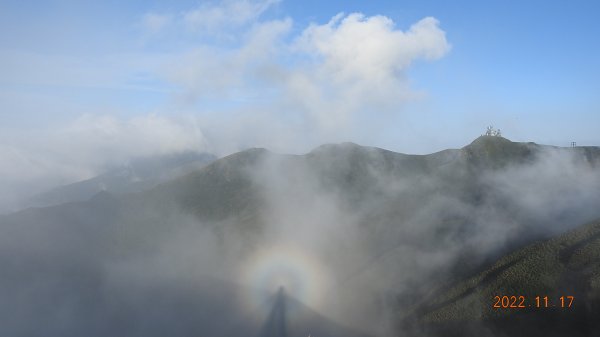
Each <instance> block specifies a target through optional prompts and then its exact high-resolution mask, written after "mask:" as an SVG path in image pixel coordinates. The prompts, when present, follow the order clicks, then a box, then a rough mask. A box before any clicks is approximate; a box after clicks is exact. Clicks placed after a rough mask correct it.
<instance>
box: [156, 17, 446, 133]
mask: <svg viewBox="0 0 600 337" xmlns="http://www.w3.org/2000/svg"><path fill="white" fill-rule="evenodd" d="M226 7H227V5H225V6H224V7H220V9H219V10H217V9H214V10H215V11H217V12H220V11H224V10H225V8H226ZM291 28H292V22H291V20H290V19H286V20H281V21H278V20H275V21H266V22H260V23H255V24H254V25H253V28H252V29H250V30H249V31H248V32H245V33H242V34H240V36H241V37H238V41H239V44H238V45H237V47H234V48H232V47H231V46H230V45H228V46H227V47H222V46H219V45H218V44H217V45H215V44H208V45H207V44H204V45H202V46H201V47H199V48H197V49H196V50H195V51H194V52H191V53H188V54H187V55H186V56H185V57H183V58H182V61H181V62H178V63H177V64H176V66H174V67H171V69H170V73H169V74H168V77H169V79H170V80H171V81H172V82H173V83H175V84H177V85H179V86H180V87H181V88H182V89H183V93H184V96H185V97H186V98H188V99H189V100H191V101H192V102H197V100H198V99H203V98H211V99H214V98H224V99H227V100H239V99H242V100H248V102H247V104H246V106H247V107H248V109H247V110H248V113H254V112H255V111H256V109H255V108H256V107H251V105H252V103H256V102H260V104H261V108H262V109H263V110H268V111H270V112H271V119H272V120H277V119H279V120H281V118H282V117H281V116H282V115H283V114H285V115H286V117H283V118H288V117H289V116H290V115H294V116H295V117H294V118H293V119H294V120H296V121H297V122H298V123H299V125H296V126H293V127H291V128H295V129H297V130H302V132H305V131H306V130H311V132H314V133H316V136H315V138H317V139H319V141H321V142H323V141H336V140H337V141H339V140H347V138H348V137H349V136H350V135H351V134H352V133H353V132H354V131H356V128H361V127H363V125H361V124H362V121H359V120H360V119H364V118H365V116H367V115H368V114H371V113H375V112H377V113H386V112H392V111H394V112H397V111H398V110H399V109H400V108H401V105H402V104H403V103H406V101H408V100H412V99H414V98H416V97H419V93H415V92H414V91H412V90H411V89H410V86H409V82H408V79H407V76H406V73H405V72H406V70H407V69H408V68H409V67H410V65H411V64H412V63H413V62H415V61H417V60H420V59H424V60H435V59H438V58H441V57H443V56H444V55H445V54H446V53H447V52H448V51H449V49H450V44H449V43H448V41H447V40H446V36H445V32H444V31H443V30H442V29H440V27H439V22H438V21H437V20H436V19H434V18H431V17H427V18H424V19H422V20H420V21H418V22H417V23H415V24H414V25H412V26H411V27H410V28H409V29H408V30H406V31H402V30H400V29H397V28H396V27H395V25H394V22H393V21H392V20H391V19H390V18H387V17H384V16H372V17H366V16H364V15H363V14H360V13H354V14H350V15H344V14H338V15H336V16H335V17H333V18H332V19H331V20H330V21H329V22H328V23H325V24H322V25H319V24H312V25H310V26H309V27H307V28H306V29H304V30H303V31H302V32H301V33H300V34H299V35H298V36H289V34H290V32H291ZM247 98H250V99H247ZM252 99H255V100H256V102H252ZM264 101H269V102H270V104H269V105H268V106H267V107H265V106H264V104H263V103H264ZM333 131H335V132H333ZM302 137H303V138H305V139H306V138H307V137H308V135H306V134H303V135H302ZM336 137H337V138H336Z"/></svg>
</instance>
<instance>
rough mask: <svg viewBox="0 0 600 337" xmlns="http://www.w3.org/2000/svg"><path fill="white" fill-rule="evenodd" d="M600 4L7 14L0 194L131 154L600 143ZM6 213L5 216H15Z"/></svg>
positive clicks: (341, 4) (3, 6)
mask: <svg viewBox="0 0 600 337" xmlns="http://www.w3.org/2000/svg"><path fill="white" fill-rule="evenodd" d="M598 12H600V4H598V2H597V1H581V0H575V1H485V2H484V1H452V2H450V1H368V2H367V1H327V2H323V1H290V0H288V1H285V0H227V1H169V2H166V1H165V2H159V1H141V0H137V1H127V2H123V1H102V2H97V1H66V0H61V1H59V0H49V1H2V2H0V74H1V76H0V161H1V162H0V176H1V177H2V178H1V179H2V180H0V187H2V188H3V189H4V190H5V191H9V194H11V195H13V196H12V197H11V198H14V195H16V194H23V195H24V194H27V193H32V192H33V191H35V190H40V189H43V188H48V187H50V186H52V185H56V184H61V183H68V182H73V181H77V180H81V179H85V178H87V177H90V176H93V175H95V174H98V173H99V172H102V170H104V169H106V167H110V166H111V165H115V164H119V163H121V162H123V161H126V160H127V159H128V158H130V157H132V156H147V155H156V154H164V153H170V152H173V151H182V150H190V149H193V150H198V151H206V152H211V153H215V154H217V155H225V154H229V153H233V152H236V151H238V150H241V149H245V148H250V147H266V148H268V149H271V150H273V151H276V152H291V153H304V152H307V151H310V149H312V148H314V147H316V146H318V145H319V144H322V143H330V142H344V141H351V142H355V143H359V144H361V145H369V146H377V147H382V148H386V149H390V150H393V151H398V152H405V153H430V152H435V151H439V150H442V149H445V148H460V147H462V146H465V145H466V144H468V143H470V142H471V141H472V140H473V139H475V138H476V137H477V136H479V135H481V134H482V133H483V132H484V131H485V127H486V126H488V125H494V126H495V127H496V128H499V129H500V130H501V131H502V134H503V135H504V136H505V137H507V138H509V139H511V140H513V141H533V142H536V143H542V144H551V145H557V146H569V145H570V143H571V142H572V141H576V142H577V144H578V145H600V136H599V134H600V133H598V132H597V131H596V130H595V129H596V127H597V126H598V125H600V114H599V113H598V112H599V111H600V96H598V94H597V93H598V92H600V84H599V82H598V78H600V46H599V44H598V43H597V37H598V36H599V34H600V23H599V22H598V20H597V17H596V16H597V13H598ZM7 198H8V197H5V198H2V197H0V203H2V202H3V201H6V200H8V199H7Z"/></svg>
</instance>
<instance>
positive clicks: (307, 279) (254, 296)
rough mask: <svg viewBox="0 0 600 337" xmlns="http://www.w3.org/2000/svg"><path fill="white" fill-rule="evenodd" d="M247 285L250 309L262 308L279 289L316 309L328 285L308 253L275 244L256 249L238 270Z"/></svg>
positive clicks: (319, 268) (319, 265)
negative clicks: (240, 269)
mask: <svg viewBox="0 0 600 337" xmlns="http://www.w3.org/2000/svg"><path fill="white" fill-rule="evenodd" d="M241 279H242V281H244V283H245V284H246V285H249V291H248V294H247V296H246V300H247V302H248V303H247V304H248V306H249V309H251V310H254V309H256V308H258V307H263V306H264V305H265V303H266V302H267V301H268V300H269V299H270V298H271V297H272V296H273V295H274V294H276V293H277V292H278V291H279V290H280V289H284V290H285V293H286V294H287V295H289V296H291V297H293V298H295V299H297V300H299V301H300V302H302V303H304V304H306V305H308V306H311V307H318V306H319V305H320V301H321V300H322V298H323V295H324V291H325V290H326V289H327V287H328V284H329V276H328V275H327V272H326V269H325V268H323V266H322V265H321V264H320V263H319V260H318V259H316V258H315V257H314V256H313V255H312V254H311V252H310V249H302V247H299V246H297V245H295V244H278V245H275V246H270V247H265V248H263V249H259V250H258V251H257V252H256V254H254V255H253V256H251V257H250V258H249V259H248V261H247V263H245V265H244V267H243V268H242V271H241Z"/></svg>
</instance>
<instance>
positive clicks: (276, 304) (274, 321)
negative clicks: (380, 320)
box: [256, 289, 369, 337]
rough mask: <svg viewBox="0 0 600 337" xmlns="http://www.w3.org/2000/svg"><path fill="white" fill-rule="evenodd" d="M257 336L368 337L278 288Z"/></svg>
mask: <svg viewBox="0 0 600 337" xmlns="http://www.w3.org/2000/svg"><path fill="white" fill-rule="evenodd" d="M270 302H271V303H273V304H272V309H271V312H270V313H269V316H268V317H267V320H266V321H265V323H264V324H263V326H262V327H261V329H260V332H259V334H258V335H256V336H257V337H307V336H312V337H369V335H367V334H364V333H360V332H356V331H353V330H351V329H349V328H346V327H343V326H341V325H339V324H337V323H335V322H333V321H331V320H330V319H328V318H326V317H325V316H323V315H321V314H319V313H318V312H316V311H314V310H313V309H311V308H309V307H308V306H306V305H305V304H303V303H302V302H300V301H298V300H297V299H295V298H293V297H291V296H289V295H287V294H286V293H285V291H284V290H283V289H280V290H279V291H278V292H277V294H275V295H274V298H273V299H272V300H271V301H270Z"/></svg>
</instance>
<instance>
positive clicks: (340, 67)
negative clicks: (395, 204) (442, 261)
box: [0, 0, 450, 204]
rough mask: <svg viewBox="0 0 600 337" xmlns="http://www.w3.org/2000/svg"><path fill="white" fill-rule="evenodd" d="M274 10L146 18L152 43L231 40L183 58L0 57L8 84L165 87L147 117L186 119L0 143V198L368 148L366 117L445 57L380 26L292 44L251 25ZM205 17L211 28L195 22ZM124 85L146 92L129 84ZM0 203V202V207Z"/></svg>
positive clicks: (340, 21)
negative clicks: (186, 155) (158, 165)
mask: <svg viewBox="0 0 600 337" xmlns="http://www.w3.org/2000/svg"><path fill="white" fill-rule="evenodd" d="M275 3H277V1H269V0H265V1H248V0H243V1H242V0H241V1H227V2H225V3H223V4H221V5H202V6H200V7H199V8H197V9H195V10H193V11H190V12H187V13H184V14H182V15H180V16H172V17H171V16H169V15H162V14H147V16H146V17H145V18H144V21H145V22H146V25H147V27H146V28H147V29H149V31H155V32H163V29H165V27H166V25H169V27H170V28H169V29H166V30H164V33H165V34H167V35H165V37H166V38H170V35H168V34H176V33H177V34H179V33H182V29H185V25H187V24H193V25H196V26H194V27H196V28H197V29H216V28H218V27H219V26H222V25H228V29H231V30H230V32H235V39H234V40H233V41H227V42H226V43H223V40H219V39H216V40H210V39H209V41H210V42H207V40H203V39H200V40H199V41H201V42H198V40H195V42H194V43H195V45H193V47H194V48H193V49H187V50H188V51H187V52H180V53H179V54H178V53H177V52H173V53H170V54H164V55H149V54H143V53H141V54H139V55H138V54H137V53H135V54H130V55H112V56H111V55H100V56H98V57H97V58H95V59H93V60H92V61H93V62H91V61H90V62H88V63H86V62H83V61H82V60H81V59H78V58H73V59H70V58H68V59H64V58H56V59H50V60H48V59H45V60H44V61H45V62H46V63H44V62H42V60H41V59H40V56H39V55H33V56H32V55H29V54H22V53H21V54H14V55H12V54H11V55H0V59H6V58H7V56H8V60H10V61H13V64H15V65H18V67H12V68H13V71H12V72H8V73H7V74H8V78H10V79H12V81H13V82H14V83H25V84H27V83H35V84H48V85H53V86H56V85H65V86H67V85H68V86H75V87H90V88H97V87H100V88H103V87H108V88H130V87H132V86H133V87H135V88H137V86H139V85H143V86H145V85H146V83H148V85H150V87H148V88H145V87H143V88H142V89H144V91H147V92H150V91H151V90H153V89H156V90H159V89H164V90H172V87H171V86H168V85H166V83H163V82H160V81H159V79H160V78H165V79H167V81H169V82H170V83H171V84H175V85H176V86H177V87H179V89H180V90H179V91H177V95H182V96H183V97H185V98H186V99H185V100H174V103H173V104H172V105H168V106H163V107H157V108H156V110H155V111H167V110H168V111H170V112H171V113H172V111H173V110H175V111H179V112H177V113H181V112H182V111H183V112H185V113H188V114H190V115H195V116H196V117H190V118H173V117H162V116H160V115H146V116H140V117H132V118H117V117H113V116H109V115H102V113H100V114H95V115H84V116H82V117H80V118H78V119H77V120H75V121H74V122H72V123H70V124H68V125H66V126H62V127H58V128H54V129H49V130H47V131H43V132H40V133H37V134H35V135H33V134H28V135H26V134H24V135H22V136H21V137H20V138H21V141H18V140H17V141H11V142H2V143H1V144H0V145H2V147H0V152H2V153H1V154H2V157H0V158H2V160H1V161H0V173H2V176H3V177H5V179H6V180H9V181H10V184H9V182H7V181H4V182H3V181H0V190H2V189H3V190H4V191H5V192H6V193H13V192H15V191H17V190H18V189H20V190H21V192H22V191H25V190H27V192H31V189H25V188H24V186H25V185H27V186H32V188H33V187H36V188H38V189H41V188H47V187H49V185H52V184H59V183H67V182H72V181H75V180H78V179H83V178H87V177H89V176H91V175H93V174H97V173H100V172H101V171H102V170H103V169H104V168H106V167H107V166H111V165H114V164H118V163H121V162H123V161H125V160H127V159H129V158H130V157H132V156H146V155H153V154H164V153H169V152H174V151H182V150H189V149H200V150H206V151H209V152H213V153H215V154H217V155H222V154H226V153H231V152H234V151H237V150H239V149H242V148H248V147H267V148H270V149H272V150H275V151H279V152H296V153H298V152H303V151H306V150H308V149H310V148H312V147H314V146H316V145H318V144H320V143H324V142H338V141H348V140H351V141H359V142H362V141H364V140H365V139H366V138H361V134H362V135H365V134H368V135H369V137H376V136H377V135H376V134H374V133H373V132H371V130H374V129H377V126H373V125H374V123H378V122H377V120H379V121H380V122H379V123H383V122H381V121H383V120H386V121H387V120H389V119H387V118H370V117H371V115H372V114H374V113H378V114H385V113H388V114H396V113H397V112H398V111H399V110H400V109H401V107H402V105H403V104H405V103H406V101H407V100H409V99H412V98H413V97H414V96H415V93H414V92H413V91H412V90H411V88H410V86H409V83H408V80H407V78H406V77H407V76H406V73H405V71H406V70H407V69H408V68H409V67H410V65H411V63H413V62H414V61H416V60H419V59H425V60H432V59H437V58H440V57H442V56H443V55H444V54H445V53H447V52H448V50H449V48H450V46H449V44H448V42H447V41H446V37H445V33H444V31H443V30H441V29H440V28H439V24H438V22H437V20H435V19H434V18H425V19H423V20H421V21H419V22H417V23H415V24H414V25H413V26H411V27H410V28H409V29H408V30H406V31H402V30H400V29H397V28H396V27H395V25H394V23H393V21H392V20H391V19H390V18H386V17H383V16H373V17H366V16H364V15H362V14H350V15H343V14H339V15H337V16H335V17H334V18H333V19H331V20H330V21H329V22H327V23H325V24H312V25H310V26H309V27H306V28H305V29H304V30H301V32H300V33H299V34H297V35H293V34H292V32H293V31H294V30H293V29H292V28H293V27H292V26H293V22H292V20H291V19H289V18H286V19H281V20H271V21H264V20H263V21H260V20H259V19H258V18H259V16H260V15H261V14H262V13H263V12H264V11H266V10H267V9H268V8H270V7H271V6H272V5H273V4H275ZM207 13H213V14H215V16H214V17H213V18H212V19H210V20H209V19H206V20H204V16H206V15H208V14H207ZM207 20H208V21H207ZM211 20H212V21H211ZM171 28H172V29H171ZM178 30H179V31H178ZM217 34H218V33H217ZM184 40H185V39H184ZM186 41H187V40H186ZM24 56H27V57H24ZM144 56H145V57H144ZM48 62H49V63H48ZM78 62H79V63H78ZM9 64H10V62H9ZM36 64H37V65H38V67H37V68H36V67H33V66H31V65H36ZM42 64H51V65H52V67H47V66H41V65H42ZM74 64H75V65H79V66H73V65H74ZM83 70H89V72H85V71H83ZM161 72H162V73H161ZM134 73H135V75H136V76H137V75H139V74H141V75H143V76H142V77H141V78H142V79H146V78H148V79H149V80H148V81H146V80H144V81H141V82H140V81H138V80H137V77H135V76H133V74H134ZM138 77H139V76H138ZM138 82H139V83H141V84H139V83H138ZM156 83H159V85H158V87H156ZM190 102H191V103H192V104H189V103H190ZM215 102H217V103H215ZM43 108H44V111H51V110H49V108H46V107H43ZM55 108H56V107H55ZM99 109H101V108H99V107H89V109H86V111H97V110H99ZM169 116H173V115H172V114H170V115H169ZM200 130H201V131H200ZM16 144H18V145H16ZM17 182H18V183H17ZM9 185H10V186H12V187H11V188H10V189H8V188H4V187H5V186H9ZM6 193H5V194H6ZM13 194H15V195H16V192H15V193H13ZM4 197H5V195H0V204H2V203H3V202H2V200H1V199H2V198H4Z"/></svg>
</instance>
